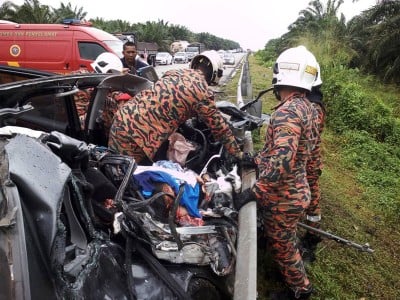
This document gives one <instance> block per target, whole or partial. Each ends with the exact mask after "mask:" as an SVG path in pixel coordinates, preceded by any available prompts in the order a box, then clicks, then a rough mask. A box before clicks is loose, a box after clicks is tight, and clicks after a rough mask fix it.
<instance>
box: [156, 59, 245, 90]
mask: <svg viewBox="0 0 400 300" xmlns="http://www.w3.org/2000/svg"><path fill="white" fill-rule="evenodd" d="M234 55H235V65H224V72H223V75H222V78H221V80H220V83H221V84H223V83H224V82H226V81H227V80H228V79H229V77H230V76H231V74H232V72H233V71H234V70H235V68H236V67H237V66H238V64H239V62H240V61H241V58H242V57H243V56H244V53H234ZM189 68H190V63H187V64H172V65H157V66H156V67H155V70H156V72H157V75H158V76H159V77H160V76H162V75H163V74H164V73H165V72H166V71H168V70H171V69H189Z"/></svg>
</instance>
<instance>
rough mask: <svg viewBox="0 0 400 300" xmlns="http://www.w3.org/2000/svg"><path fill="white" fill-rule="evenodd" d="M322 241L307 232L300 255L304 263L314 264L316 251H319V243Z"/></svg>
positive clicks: (301, 243)
mask: <svg viewBox="0 0 400 300" xmlns="http://www.w3.org/2000/svg"><path fill="white" fill-rule="evenodd" d="M321 241H322V239H321V238H320V237H319V236H318V235H315V234H311V233H309V232H307V233H306V234H305V235H304V237H303V238H302V239H301V242H300V253H301V257H302V258H303V262H304V263H312V262H314V261H315V259H316V257H315V250H317V246H318V243H319V242H321Z"/></svg>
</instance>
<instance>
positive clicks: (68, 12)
mask: <svg viewBox="0 0 400 300" xmlns="http://www.w3.org/2000/svg"><path fill="white" fill-rule="evenodd" d="M53 14H54V15H55V16H57V18H56V22H57V23H61V21H62V20H63V19H78V20H82V19H84V18H85V17H86V15H87V12H85V11H83V7H80V8H78V7H77V6H75V7H74V8H72V6H71V3H68V4H67V5H65V4H64V3H61V5H60V7H59V8H53Z"/></svg>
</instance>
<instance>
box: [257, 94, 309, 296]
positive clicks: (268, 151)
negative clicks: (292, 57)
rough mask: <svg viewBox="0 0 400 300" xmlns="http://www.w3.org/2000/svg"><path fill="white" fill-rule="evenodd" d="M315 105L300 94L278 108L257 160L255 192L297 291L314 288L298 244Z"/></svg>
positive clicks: (275, 247)
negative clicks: (257, 173)
mask: <svg viewBox="0 0 400 300" xmlns="http://www.w3.org/2000/svg"><path fill="white" fill-rule="evenodd" d="M313 114H314V109H313V107H312V105H311V103H310V102H309V101H308V100H307V99H306V98H304V97H303V96H302V95H300V94H296V93H294V94H292V95H291V96H289V97H287V98H286V99H285V100H283V101H281V103H280V104H279V105H278V106H277V107H276V110H275V112H274V113H273V114H272V116H271V119H270V124H269V126H268V129H267V134H266V143H265V146H264V148H263V150H262V151H261V152H260V154H259V155H258V157H257V158H256V162H257V164H258V166H259V171H260V173H259V174H260V175H259V179H258V180H257V182H256V184H255V186H254V189H253V190H254V192H255V194H256V198H257V201H258V204H259V206H260V216H261V219H262V220H263V221H264V229H265V234H266V237H267V240H268V244H269V248H270V249H271V253H272V255H273V258H274V260H275V261H276V262H277V264H278V266H279V268H280V271H281V273H282V275H283V276H284V278H285V280H286V283H287V285H288V286H289V287H290V288H291V289H292V290H293V291H294V292H295V293H296V292H300V291H305V290H308V289H309V288H311V283H310V281H309V280H308V277H307V275H306V273H305V269H304V264H303V261H302V258H301V255H300V252H299V250H298V248H297V237H296V229H297V223H298V221H299V219H300V218H301V216H302V215H303V213H304V210H305V209H306V208H307V207H308V205H309V203H310V188H309V185H308V182H307V177H306V165H307V160H308V159H309V157H310V152H311V150H312V149H313V148H314V146H315V144H316V140H315V135H316V128H315V126H316V124H315V122H314V121H313Z"/></svg>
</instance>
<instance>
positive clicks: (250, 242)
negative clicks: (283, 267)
mask: <svg viewBox="0 0 400 300" xmlns="http://www.w3.org/2000/svg"><path fill="white" fill-rule="evenodd" d="M245 66H246V67H245ZM245 72H246V76H245V79H246V82H243V78H244V77H243V74H244V73H245ZM249 76H250V73H249V70H248V65H247V57H246V59H245V61H244V63H243V66H242V72H241V75H240V79H239V84H238V87H237V104H238V106H239V107H241V106H243V105H244V102H243V98H242V89H243V87H242V84H244V85H246V90H248V84H249V82H250V81H249ZM252 150H253V140H252V137H251V132H250V131H247V132H246V134H245V143H244V151H246V152H250V151H252ZM255 180H256V173H255V170H252V169H251V170H244V172H243V174H242V189H246V188H248V187H251V186H252V185H253V184H254V182H255ZM237 257H238V259H237V262H236V270H235V287H234V300H253V299H256V298H257V205H256V203H255V202H250V203H247V204H246V205H244V206H243V207H242V209H241V210H240V212H239V237H238V242H237Z"/></svg>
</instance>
